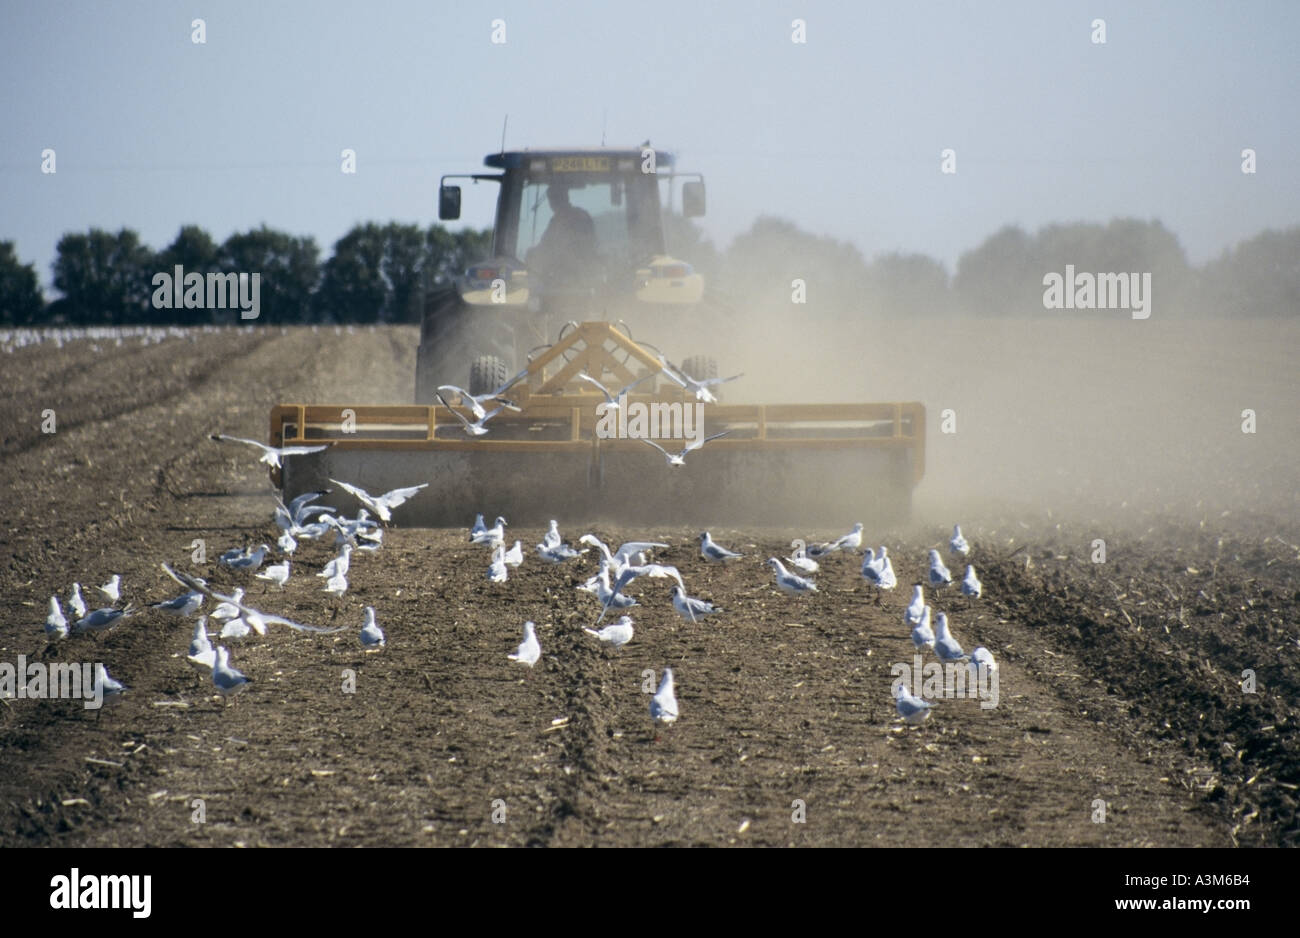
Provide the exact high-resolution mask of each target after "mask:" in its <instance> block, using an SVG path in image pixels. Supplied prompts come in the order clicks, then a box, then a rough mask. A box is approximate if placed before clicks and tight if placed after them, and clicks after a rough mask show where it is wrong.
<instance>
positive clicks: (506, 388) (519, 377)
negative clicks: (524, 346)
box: [488, 368, 528, 398]
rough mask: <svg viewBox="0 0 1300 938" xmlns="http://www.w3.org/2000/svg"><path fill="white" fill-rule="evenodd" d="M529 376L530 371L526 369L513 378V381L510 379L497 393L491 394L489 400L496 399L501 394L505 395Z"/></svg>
mask: <svg viewBox="0 0 1300 938" xmlns="http://www.w3.org/2000/svg"><path fill="white" fill-rule="evenodd" d="M527 375H528V369H527V368H525V369H524V370H523V371H521V372H519V374H517V375H515V376H514V377H513V378H511V379H510V380H509V381H507V382H506V383H505V384H503V385H501V387H499V388H497V389H496V390H495V391H493V392H492V393H491V394H489V395H488V397H489V398H493V397H496V396H497V395H499V394H504V393H506V392H507V391H509V390H510V389H511V388H513V387H514V386H515V385H516V384H518V383H519V382H520V381H522V380H523V379H524V378H525V377H526V376H527Z"/></svg>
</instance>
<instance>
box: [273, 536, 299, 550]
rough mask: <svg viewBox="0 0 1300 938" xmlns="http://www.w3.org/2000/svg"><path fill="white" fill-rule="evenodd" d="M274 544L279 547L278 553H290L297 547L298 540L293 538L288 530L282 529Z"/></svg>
mask: <svg viewBox="0 0 1300 938" xmlns="http://www.w3.org/2000/svg"><path fill="white" fill-rule="evenodd" d="M275 546H276V547H278V548H280V553H282V554H292V553H293V552H294V551H295V550H297V549H298V542H297V541H295V540H294V539H293V535H292V534H290V533H289V532H288V531H284V532H282V533H281V534H280V536H279V538H277V539H276V542H275Z"/></svg>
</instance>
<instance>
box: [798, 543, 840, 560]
mask: <svg viewBox="0 0 1300 938" xmlns="http://www.w3.org/2000/svg"><path fill="white" fill-rule="evenodd" d="M804 551H805V553H806V555H807V556H809V557H825V556H827V555H828V554H832V553H834V552H835V545H833V544H831V543H829V542H826V541H823V542H822V543H820V544H809V545H808V546H807V547H806V548H804Z"/></svg>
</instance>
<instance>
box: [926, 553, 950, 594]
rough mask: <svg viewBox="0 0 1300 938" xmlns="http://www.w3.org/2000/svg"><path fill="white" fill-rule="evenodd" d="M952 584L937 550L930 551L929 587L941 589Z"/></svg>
mask: <svg viewBox="0 0 1300 938" xmlns="http://www.w3.org/2000/svg"><path fill="white" fill-rule="evenodd" d="M951 582H952V574H951V573H949V572H948V568H947V567H945V566H944V565H943V558H942V557H940V556H939V552H938V551H937V550H932V551H930V585H931V586H933V587H935V588H937V589H942V588H943V587H945V586H947V585H948V584H949V583H951Z"/></svg>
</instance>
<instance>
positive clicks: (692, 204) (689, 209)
mask: <svg viewBox="0 0 1300 938" xmlns="http://www.w3.org/2000/svg"><path fill="white" fill-rule="evenodd" d="M682 214H683V215H685V216H686V217H687V218H699V217H700V216H701V215H703V214H704V183H702V182H684V183H682Z"/></svg>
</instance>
